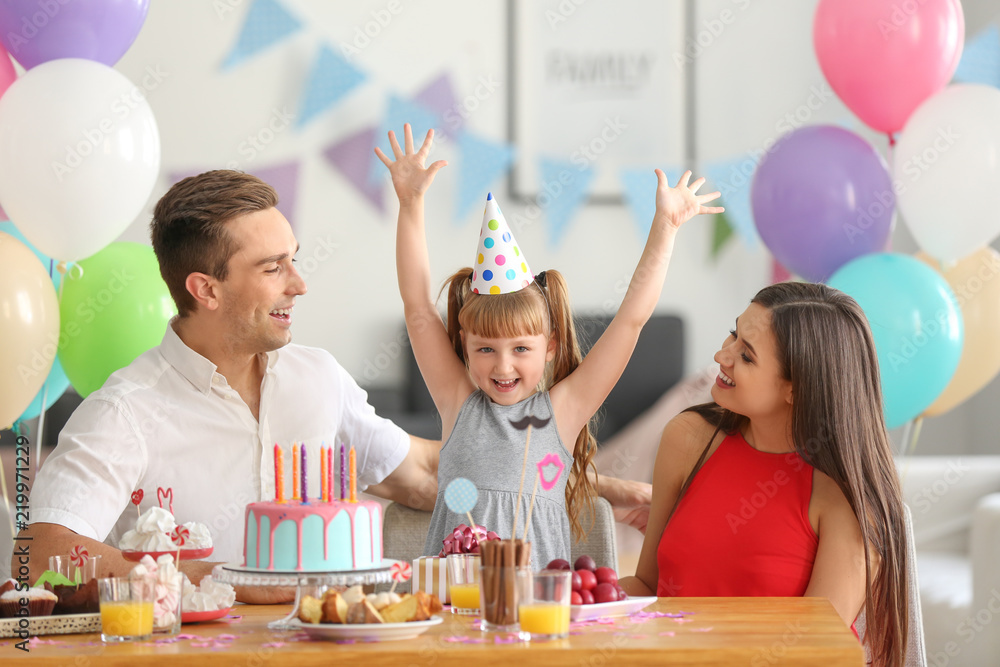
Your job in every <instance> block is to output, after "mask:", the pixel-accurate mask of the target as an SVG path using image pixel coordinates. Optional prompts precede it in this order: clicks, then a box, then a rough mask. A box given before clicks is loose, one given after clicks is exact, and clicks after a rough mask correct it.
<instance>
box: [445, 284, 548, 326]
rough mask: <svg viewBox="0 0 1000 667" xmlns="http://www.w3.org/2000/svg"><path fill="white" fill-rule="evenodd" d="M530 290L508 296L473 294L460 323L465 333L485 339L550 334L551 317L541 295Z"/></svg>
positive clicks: (463, 309)
mask: <svg viewBox="0 0 1000 667" xmlns="http://www.w3.org/2000/svg"><path fill="white" fill-rule="evenodd" d="M536 291H537V290H533V289H532V288H531V287H528V288H525V289H523V290H518V291H517V292H511V293H509V294H470V295H469V297H468V300H467V301H466V302H465V305H464V306H463V307H462V312H461V313H460V314H459V316H458V319H459V323H460V324H461V326H462V329H463V330H464V331H468V332H469V333H471V334H475V335H476V336H483V337H484V338H514V337H517V336H537V335H539V334H546V333H548V329H549V322H548V314H547V313H546V312H545V303H544V301H543V299H542V297H541V295H540V294H537V293H536V294H533V293H532V292H536Z"/></svg>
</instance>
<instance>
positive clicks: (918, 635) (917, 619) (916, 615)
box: [854, 504, 927, 667]
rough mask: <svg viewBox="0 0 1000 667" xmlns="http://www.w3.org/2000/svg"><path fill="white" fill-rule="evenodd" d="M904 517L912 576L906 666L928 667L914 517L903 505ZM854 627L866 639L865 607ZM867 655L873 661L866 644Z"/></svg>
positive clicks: (909, 584)
mask: <svg viewBox="0 0 1000 667" xmlns="http://www.w3.org/2000/svg"><path fill="white" fill-rule="evenodd" d="M903 519H904V522H905V528H906V568H907V570H908V571H909V574H910V578H909V581H908V582H907V585H906V597H907V606H908V607H909V612H910V619H909V621H910V623H909V624H910V633H909V637H908V639H907V642H906V658H905V662H904V664H905V665H906V667H927V651H926V649H925V648H924V617H923V614H922V613H921V612H920V582H919V581H918V580H917V550H916V546H915V545H914V541H913V518H912V517H911V516H910V508H909V507H908V506H907V505H905V504H904V505H903ZM854 627H855V628H856V629H857V631H858V636H859V637H861V638H862V639H864V637H865V630H866V623H865V609H864V607H862V608H861V613H860V614H858V620H857V621H856V622H855V624H854ZM865 657H866V660H867V662H868V663H869V664H870V663H871V655H869V652H868V647H867V645H866V646H865Z"/></svg>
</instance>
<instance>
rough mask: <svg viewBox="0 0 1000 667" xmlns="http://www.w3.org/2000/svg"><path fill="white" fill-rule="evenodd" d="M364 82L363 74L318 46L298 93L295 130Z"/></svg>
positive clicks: (329, 50)
mask: <svg viewBox="0 0 1000 667" xmlns="http://www.w3.org/2000/svg"><path fill="white" fill-rule="evenodd" d="M367 78H368V77H367V76H366V75H365V74H364V72H362V71H361V70H359V69H358V68H356V67H354V65H352V64H350V63H349V62H347V61H346V60H344V59H343V58H341V57H340V56H339V55H337V54H336V53H334V52H333V50H332V49H331V48H330V47H329V46H326V45H323V46H320V49H319V54H318V55H317V56H316V60H315V62H314V63H313V66H312V70H310V72H309V80H308V81H307V82H306V89H305V91H304V92H303V93H302V98H301V102H300V103H299V114H298V116H297V117H296V119H295V127H297V128H301V127H303V126H305V125H306V123H308V122H309V121H310V120H312V119H313V118H315V117H316V116H317V115H319V114H320V113H322V112H323V111H326V110H327V109H329V108H330V107H332V106H333V105H334V104H336V103H337V102H338V101H339V100H340V99H341V98H343V97H344V96H345V95H347V93H349V92H351V91H352V90H353V89H354V88H356V87H357V86H359V85H361V83H363V82H364V81H365V80H366V79H367Z"/></svg>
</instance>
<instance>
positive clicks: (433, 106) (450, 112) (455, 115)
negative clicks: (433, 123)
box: [413, 73, 465, 139]
mask: <svg viewBox="0 0 1000 667" xmlns="http://www.w3.org/2000/svg"><path fill="white" fill-rule="evenodd" d="M413 101H414V102H416V103H417V104H419V105H420V106H422V107H424V108H425V109H427V110H429V111H433V112H434V113H435V114H437V115H438V116H439V117H440V118H441V119H442V120H443V121H444V122H442V123H440V127H436V128H434V130H435V132H440V133H441V134H442V135H444V136H446V137H448V138H449V139H453V138H455V135H457V134H458V133H459V132H461V131H462V128H463V127H464V126H465V119H464V118H463V117H462V115H461V110H460V109H459V107H458V103H457V102H456V100H455V89H454V88H453V87H452V85H451V77H449V76H448V74H447V73H445V74H442V75H441V76H439V77H438V78H436V79H434V80H433V81H431V82H430V83H429V84H427V85H426V86H424V87H423V88H422V89H420V91H418V92H417V94H416V95H414V96H413Z"/></svg>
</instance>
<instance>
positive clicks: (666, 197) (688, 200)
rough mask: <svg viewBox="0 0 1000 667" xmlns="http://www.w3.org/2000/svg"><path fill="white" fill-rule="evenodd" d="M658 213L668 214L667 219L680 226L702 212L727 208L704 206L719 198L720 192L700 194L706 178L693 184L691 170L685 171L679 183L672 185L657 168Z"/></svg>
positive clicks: (715, 211) (671, 223)
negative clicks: (699, 190) (699, 191)
mask: <svg viewBox="0 0 1000 667" xmlns="http://www.w3.org/2000/svg"><path fill="white" fill-rule="evenodd" d="M656 179H657V181H658V185H657V186H656V215H661V214H663V215H666V216H667V221H668V222H669V224H670V225H672V226H673V227H680V226H681V225H682V224H684V223H685V222H687V221H688V220H690V219H691V218H693V217H694V216H696V215H699V214H701V213H722V212H723V211H725V210H726V209H724V208H723V207H721V206H704V204H707V203H708V202H710V201H714V200H716V199H718V198H719V192H718V191H716V192H712V193H709V194H707V195H699V194H698V189H699V188H700V187H701V186H702V185H704V184H705V178H704V177H702V178H699V179H698V180H696V181H695V182H694V183H692V184H691V185H688V181H689V180H690V179H691V171H690V170H688V171H685V172H684V175H683V176H681V178H680V180H679V181H677V185H676V186H674V187H670V182H669V181H667V177H666V175H665V174H664V173H663V172H662V171H661V170H659V169H657V170H656Z"/></svg>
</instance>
